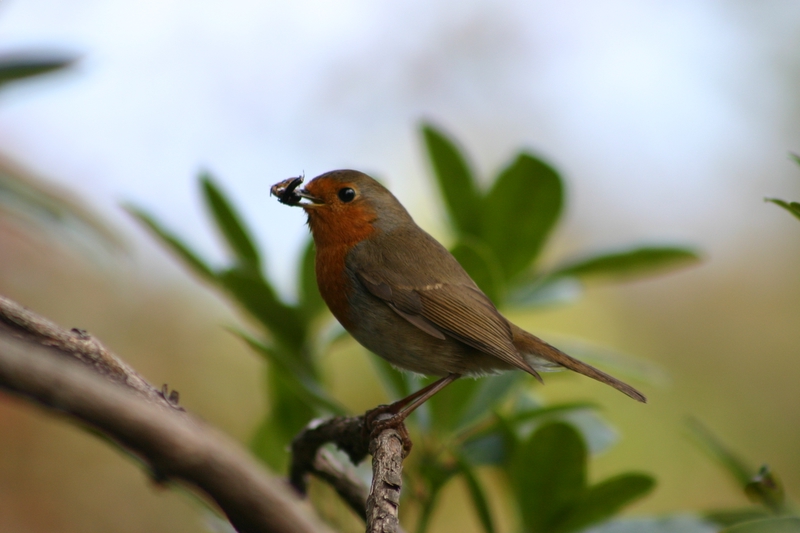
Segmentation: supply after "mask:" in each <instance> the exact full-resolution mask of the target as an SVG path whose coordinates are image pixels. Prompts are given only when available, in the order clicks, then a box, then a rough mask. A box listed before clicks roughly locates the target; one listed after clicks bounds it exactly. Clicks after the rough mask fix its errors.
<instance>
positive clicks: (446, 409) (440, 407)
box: [424, 378, 480, 434]
mask: <svg viewBox="0 0 800 533" xmlns="http://www.w3.org/2000/svg"><path fill="white" fill-rule="evenodd" d="M435 379H438V378H429V379H426V380H425V383H424V384H425V385H427V384H428V383H432V382H433V381H435ZM479 387H480V382H479V381H478V380H476V379H472V378H461V379H459V380H457V381H454V382H453V383H451V384H450V385H448V386H447V387H445V388H444V389H442V390H441V391H439V392H437V393H436V394H435V395H434V396H433V397H432V398H431V399H430V400H428V401H427V402H425V405H426V406H427V407H428V409H429V412H430V417H431V429H432V430H433V431H435V432H439V433H444V434H446V433H449V432H450V431H451V430H453V429H454V428H455V426H456V423H457V422H458V420H459V417H460V415H461V413H462V412H463V410H464V408H466V407H467V405H468V404H469V402H470V400H471V399H472V397H473V396H474V395H475V393H476V391H477V390H478V388H479Z"/></svg>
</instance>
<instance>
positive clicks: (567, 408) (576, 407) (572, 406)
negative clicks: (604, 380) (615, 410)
mask: <svg viewBox="0 0 800 533" xmlns="http://www.w3.org/2000/svg"><path fill="white" fill-rule="evenodd" d="M598 408H599V406H598V405H597V404H596V403H591V402H570V403H560V404H556V405H549V406H547V407H536V408H534V409H528V410H525V411H520V412H518V413H514V415H513V416H511V417H509V418H508V419H507V421H508V423H509V424H511V425H517V424H521V423H523V422H530V421H531V420H534V419H537V418H544V417H548V416H559V415H564V414H567V413H572V412H575V411H584V410H587V409H598Z"/></svg>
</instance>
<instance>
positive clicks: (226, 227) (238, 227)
mask: <svg viewBox="0 0 800 533" xmlns="http://www.w3.org/2000/svg"><path fill="white" fill-rule="evenodd" d="M200 183H201V185H202V187H203V197H204V199H205V201H206V206H207V207H208V209H209V211H210V212H211V215H212V216H213V217H214V221H215V222H216V224H217V228H218V229H219V231H220V233H221V234H222V236H223V237H224V238H225V242H226V243H227V244H228V246H229V247H230V250H231V252H233V254H234V255H235V256H236V258H237V260H238V261H239V264H241V265H242V266H246V267H248V268H252V269H253V270H259V269H260V268H261V259H260V258H259V255H258V250H257V249H256V246H255V244H253V239H252V238H251V237H250V233H249V232H248V231H247V229H246V228H245V226H244V223H243V222H242V219H241V217H240V216H239V214H238V213H237V212H236V211H235V210H234V208H233V205H231V203H230V201H228V199H227V198H226V197H225V195H224V194H223V193H222V191H221V190H220V188H219V187H218V186H217V185H216V184H215V183H214V180H213V178H212V177H211V174H209V173H207V172H204V173H202V174H201V175H200Z"/></svg>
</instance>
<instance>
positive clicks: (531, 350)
mask: <svg viewBox="0 0 800 533" xmlns="http://www.w3.org/2000/svg"><path fill="white" fill-rule="evenodd" d="M511 328H512V333H513V335H514V346H515V347H516V348H517V350H519V352H520V353H521V354H522V356H523V357H524V358H525V361H526V362H527V363H528V364H529V365H531V366H532V367H533V368H537V369H541V370H546V369H547V367H548V366H553V365H554V364H555V365H557V366H563V367H564V368H568V369H570V370H573V371H575V372H577V373H579V374H583V375H584V376H588V377H590V378H592V379H596V380H597V381H599V382H601V383H605V384H606V385H611V386H612V387H614V388H615V389H617V390H618V391H620V392H622V393H624V394H627V395H628V396H630V397H631V398H633V399H634V400H637V401H640V402H642V403H646V402H647V398H645V396H644V394H642V393H641V392H639V391H638V390H636V389H634V388H633V387H631V386H630V385H628V384H627V383H624V382H622V381H620V380H618V379H617V378H615V377H613V376H609V375H608V374H606V373H605V372H603V371H601V370H598V369H596V368H595V367H593V366H591V365H587V364H586V363H584V362H582V361H578V360H577V359H575V358H574V357H570V356H569V355H567V354H565V353H564V352H562V351H561V350H559V349H558V348H556V347H555V346H551V345H549V344H547V343H546V342H544V341H543V340H541V339H540V338H538V337H536V336H534V335H531V334H530V333H528V332H527V331H525V330H524V329H521V328H519V327H517V326H515V325H513V324H512V326H511Z"/></svg>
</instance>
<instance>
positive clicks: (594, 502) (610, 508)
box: [557, 474, 656, 533]
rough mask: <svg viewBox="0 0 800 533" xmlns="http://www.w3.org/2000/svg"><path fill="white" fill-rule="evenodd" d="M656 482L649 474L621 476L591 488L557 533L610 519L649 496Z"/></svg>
mask: <svg viewBox="0 0 800 533" xmlns="http://www.w3.org/2000/svg"><path fill="white" fill-rule="evenodd" d="M655 483H656V482H655V480H654V479H653V478H652V477H651V476H648V475H646V474H620V475H618V476H614V477H612V478H610V479H607V480H605V481H602V482H600V483H598V484H597V485H594V486H592V487H589V489H588V490H586V492H584V494H583V496H582V497H581V499H580V502H579V503H578V505H577V506H576V507H575V508H574V509H573V510H572V512H571V513H570V514H569V517H568V518H567V519H566V521H565V522H564V523H563V524H561V525H560V526H559V527H558V528H557V531H559V532H561V533H567V532H570V531H580V530H582V529H584V528H585V527H587V526H589V525H591V524H596V523H599V522H602V521H604V520H607V519H609V518H611V517H612V516H614V515H615V514H617V513H618V512H619V511H620V510H621V509H622V508H623V507H625V506H626V505H628V504H630V503H632V502H633V501H635V500H637V499H639V498H641V497H642V496H644V495H645V494H647V493H649V492H650V491H652V490H653V487H655Z"/></svg>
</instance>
